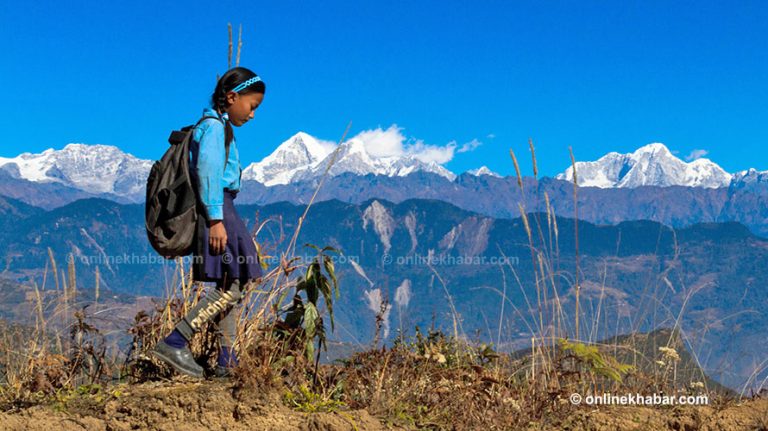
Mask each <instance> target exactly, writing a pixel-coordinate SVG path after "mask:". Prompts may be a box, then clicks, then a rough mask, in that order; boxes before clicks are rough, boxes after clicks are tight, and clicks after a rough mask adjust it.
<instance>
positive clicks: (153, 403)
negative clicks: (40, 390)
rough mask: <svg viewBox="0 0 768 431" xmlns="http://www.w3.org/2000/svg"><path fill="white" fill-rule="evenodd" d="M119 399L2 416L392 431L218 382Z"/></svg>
mask: <svg viewBox="0 0 768 431" xmlns="http://www.w3.org/2000/svg"><path fill="white" fill-rule="evenodd" d="M120 389H121V393H120V395H119V396H118V397H117V398H116V399H111V400H109V401H107V402H106V403H103V402H102V403H94V402H91V401H89V400H87V399H84V400H80V401H79V400H72V401H69V402H68V403H67V405H66V408H62V407H61V406H60V405H59V406H56V405H49V406H35V407H31V408H28V409H24V410H22V411H20V412H16V413H3V414H0V429H1V430H8V431H10V430H14V431H15V430H19V431H21V430H25V431H26V430H49V431H53V430H62V431H70V430H72V431H74V430H105V431H106V430H109V431H112V430H114V431H118V430H164V431H165V430H168V431H170V430H184V431H187V430H190V431H191V430H300V431H315V430H317V431H321V430H350V431H351V430H374V431H377V430H387V429H397V428H391V427H390V428H387V427H386V426H384V425H382V423H381V422H380V421H379V420H377V419H376V418H374V417H372V416H371V415H369V414H368V412H366V411H365V410H361V411H341V412H334V413H303V412H299V411H295V410H293V409H290V408H288V407H287V406H285V405H284V404H283V403H282V402H281V400H280V395H279V394H278V393H277V392H272V393H271V394H260V393H258V392H251V391H248V392H246V391H239V392H238V391H235V390H234V389H233V386H232V385H229V384H222V383H217V382H210V381H205V382H174V383H172V384H169V383H149V384H142V385H133V386H124V387H121V388H120Z"/></svg>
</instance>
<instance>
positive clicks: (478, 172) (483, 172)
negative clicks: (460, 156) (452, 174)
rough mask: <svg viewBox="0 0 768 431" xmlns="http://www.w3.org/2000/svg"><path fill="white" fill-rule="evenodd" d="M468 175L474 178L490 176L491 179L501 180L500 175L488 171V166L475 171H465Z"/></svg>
mask: <svg viewBox="0 0 768 431" xmlns="http://www.w3.org/2000/svg"><path fill="white" fill-rule="evenodd" d="M467 173H468V174H470V175H474V176H476V177H479V176H481V175H490V176H492V177H497V178H501V175H499V174H497V173H496V172H493V171H492V170H490V169H488V166H485V165H483V166H480V167H479V168H477V169H470V170H468V171H467Z"/></svg>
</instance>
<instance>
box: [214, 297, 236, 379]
mask: <svg viewBox="0 0 768 431" xmlns="http://www.w3.org/2000/svg"><path fill="white" fill-rule="evenodd" d="M241 312H242V304H240V303H238V304H235V305H234V306H232V307H230V308H228V309H226V310H224V311H222V312H221V313H220V314H219V315H218V317H217V319H216V323H217V325H218V336H219V346H220V349H219V357H218V360H217V363H218V365H219V366H220V367H224V368H232V367H235V366H236V365H237V355H236V354H235V349H234V345H235V337H236V336H237V322H238V319H239V317H240V313H241Z"/></svg>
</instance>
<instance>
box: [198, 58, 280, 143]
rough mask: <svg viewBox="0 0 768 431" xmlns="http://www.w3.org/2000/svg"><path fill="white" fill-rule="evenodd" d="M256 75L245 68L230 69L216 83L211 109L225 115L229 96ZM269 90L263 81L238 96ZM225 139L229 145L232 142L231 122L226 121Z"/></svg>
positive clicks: (240, 92)
mask: <svg viewBox="0 0 768 431" xmlns="http://www.w3.org/2000/svg"><path fill="white" fill-rule="evenodd" d="M255 76H256V74H255V73H253V72H252V71H251V70H249V69H246V68H245V67H233V68H232V69H229V70H228V71H227V72H226V73H225V74H224V75H222V77H221V78H219V81H218V82H217V83H216V89H214V90H213V94H212V95H211V108H213V109H215V110H216V111H218V112H219V113H223V112H224V111H225V110H226V109H227V108H228V107H229V103H228V102H227V94H228V93H229V92H230V91H232V90H233V89H234V88H235V87H237V86H238V85H240V84H241V83H243V82H245V81H247V80H249V79H251V78H253V77H255ZM266 90H267V87H266V85H264V82H263V81H257V82H255V83H253V84H251V85H249V86H247V87H245V88H243V89H242V90H240V91H238V92H237V93H238V94H249V93H262V94H264V92H265V91H266ZM224 123H225V128H224V139H225V142H226V143H227V145H229V143H230V142H232V139H233V137H234V132H233V131H232V125H231V124H229V121H225V122H224Z"/></svg>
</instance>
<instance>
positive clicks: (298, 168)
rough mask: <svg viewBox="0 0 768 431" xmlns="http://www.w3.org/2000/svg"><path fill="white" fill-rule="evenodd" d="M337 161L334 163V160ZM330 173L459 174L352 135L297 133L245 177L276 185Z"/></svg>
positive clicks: (446, 176) (334, 174) (255, 165)
mask: <svg viewBox="0 0 768 431" xmlns="http://www.w3.org/2000/svg"><path fill="white" fill-rule="evenodd" d="M331 162H333V163H331ZM329 165H330V169H329V171H328V174H329V175H330V176H337V175H341V174H343V173H352V174H356V175H367V174H374V175H386V176H390V177H393V176H406V175H409V174H411V173H413V172H415V171H425V172H432V173H435V174H438V175H440V176H443V177H445V178H448V179H449V180H451V181H453V179H454V178H456V175H455V174H454V173H452V172H451V171H449V170H447V169H446V168H444V167H442V166H441V165H439V164H437V163H435V162H423V161H421V160H419V159H418V158H417V157H414V156H413V155H402V156H390V157H377V156H374V155H372V154H371V153H370V152H369V151H368V149H367V147H366V143H365V142H363V140H361V139H359V138H352V139H350V140H348V141H346V142H343V143H342V144H340V145H338V146H336V145H335V144H333V143H332V142H326V141H321V140H318V139H317V138H314V137H312V136H310V135H308V134H306V133H299V134H297V135H294V136H293V137H291V138H290V139H289V140H287V141H286V142H284V143H283V144H281V145H280V146H279V147H278V148H277V149H276V150H275V151H274V152H272V154H270V155H269V156H267V157H265V158H264V159H263V160H262V161H260V162H258V163H253V164H251V165H250V166H248V167H247V168H246V169H245V170H243V178H244V179H252V180H256V181H259V182H260V183H262V184H264V185H267V186H272V185H277V184H289V183H293V182H297V181H307V180H312V179H316V178H319V177H320V176H322V175H323V173H325V171H326V169H327V168H328V166H329Z"/></svg>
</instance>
